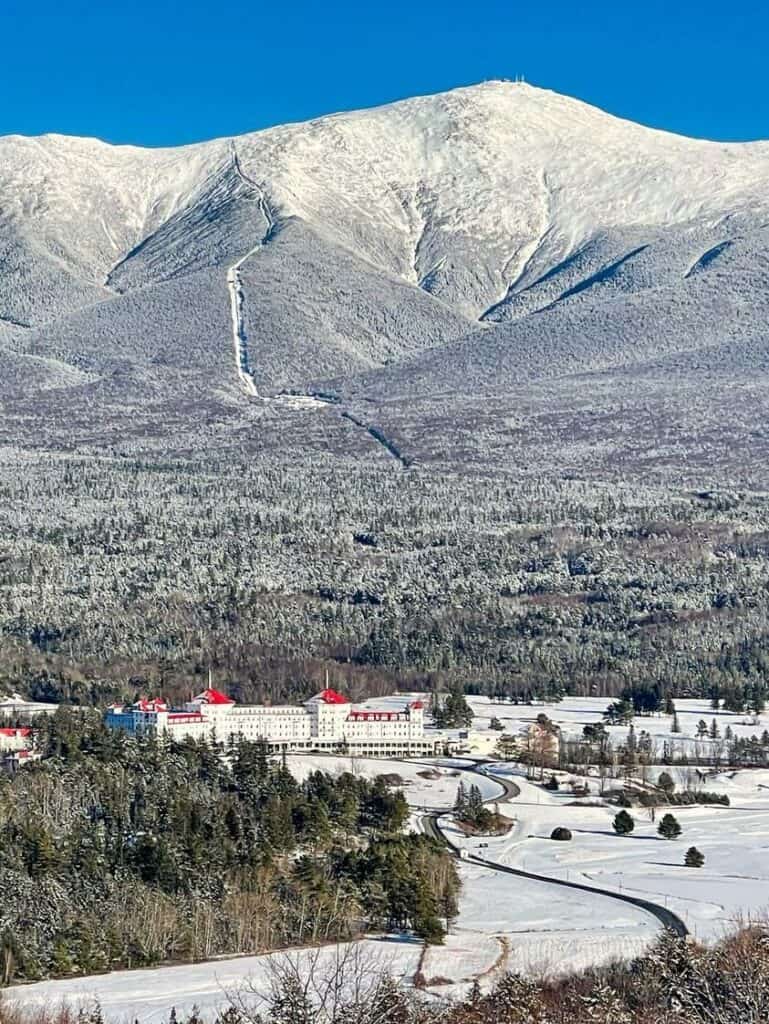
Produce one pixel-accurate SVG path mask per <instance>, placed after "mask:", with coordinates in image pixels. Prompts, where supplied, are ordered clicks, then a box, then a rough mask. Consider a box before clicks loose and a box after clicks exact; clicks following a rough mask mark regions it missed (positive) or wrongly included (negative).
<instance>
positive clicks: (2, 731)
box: [0, 727, 32, 736]
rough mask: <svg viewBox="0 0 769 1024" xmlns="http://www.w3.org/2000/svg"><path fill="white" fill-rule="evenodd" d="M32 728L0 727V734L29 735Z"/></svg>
mask: <svg viewBox="0 0 769 1024" xmlns="http://www.w3.org/2000/svg"><path fill="white" fill-rule="evenodd" d="M31 735H32V730H31V729H28V728H26V727H22V728H20V729H0V736H31Z"/></svg>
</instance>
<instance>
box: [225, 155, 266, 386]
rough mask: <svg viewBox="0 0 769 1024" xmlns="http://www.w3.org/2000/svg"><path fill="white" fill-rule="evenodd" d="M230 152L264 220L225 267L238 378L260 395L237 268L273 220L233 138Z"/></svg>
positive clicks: (263, 242)
mask: <svg viewBox="0 0 769 1024" xmlns="http://www.w3.org/2000/svg"><path fill="white" fill-rule="evenodd" d="M231 152H232V160H233V167H234V168H235V173H236V174H237V175H238V177H239V178H240V180H241V181H242V182H243V184H244V185H247V186H248V188H250V189H253V190H254V191H255V192H256V196H257V203H258V204H259V209H260V210H261V213H262V216H263V217H264V219H265V221H266V223H267V231H266V232H265V234H264V235H263V236H262V238H261V239H260V240H259V241H258V242H257V243H256V245H255V246H254V247H253V248H252V249H249V251H248V252H247V253H245V255H243V256H241V257H240V259H239V260H236V261H235V263H233V264H231V266H229V267H228V268H227V289H228V291H229V294H230V313H231V316H232V341H233V346H234V349H235V367H236V369H237V373H238V378H239V380H240V382H241V384H242V385H243V387H244V388H245V390H246V392H247V393H248V394H249V395H251V396H252V397H253V398H260V397H261V396H260V394H259V391H258V389H257V387H256V381H255V380H254V373H253V369H252V367H251V359H250V356H249V350H248V333H247V331H246V318H245V315H244V307H245V292H244V291H243V281H242V279H241V276H240V268H241V267H242V266H243V264H244V263H245V262H246V260H249V259H250V258H251V257H252V256H253V255H255V254H256V253H258V252H259V251H260V250H261V249H263V248H264V246H265V245H266V244H267V243H268V242H269V240H270V238H271V237H272V235H273V233H274V231H275V225H276V222H275V218H274V217H273V214H272V210H271V209H270V204H269V203H268V202H267V198H266V196H265V194H264V190H263V189H262V187H261V186H260V185H258V184H257V183H256V182H255V181H254V180H253V179H252V178H249V177H248V175H247V174H245V173H244V171H243V169H242V167H241V166H240V160H239V159H238V152H237V150H236V148H235V143H234V142H232V143H231Z"/></svg>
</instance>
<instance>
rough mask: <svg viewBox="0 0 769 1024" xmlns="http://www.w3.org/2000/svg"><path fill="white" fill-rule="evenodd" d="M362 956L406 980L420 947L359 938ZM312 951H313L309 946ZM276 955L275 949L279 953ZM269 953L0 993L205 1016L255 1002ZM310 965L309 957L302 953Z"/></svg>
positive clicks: (33, 1005) (266, 976)
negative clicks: (195, 1010) (233, 1001)
mask: <svg viewBox="0 0 769 1024" xmlns="http://www.w3.org/2000/svg"><path fill="white" fill-rule="evenodd" d="M360 946H361V950H362V952H361V956H362V960H363V961H365V962H366V963H368V964H370V966H371V968H372V969H378V970H382V971H387V972H389V973H390V974H392V976H393V977H395V978H399V979H402V980H403V981H404V983H409V982H410V980H411V978H412V977H413V975H414V973H415V971H416V969H417V967H418V964H419V959H420V955H421V952H422V944H421V942H416V941H414V940H411V939H409V938H400V937H397V936H395V937H392V938H387V937H384V938H380V939H367V940H365V941H364V942H362V943H361V944H360ZM313 952H314V951H313ZM278 955H280V954H278ZM286 955H288V956H290V957H291V958H292V959H295V960H296V962H297V963H298V964H299V965H300V966H301V965H302V962H303V959H305V958H308V957H309V956H312V955H313V954H312V952H308V953H304V952H303V951H301V950H292V951H290V952H288V953H287V954H286ZM341 955H343V954H341V953H340V952H339V951H338V950H337V947H334V946H327V947H325V948H323V949H322V950H321V953H320V959H319V961H318V963H317V970H318V973H319V974H322V973H323V971H324V970H326V969H330V968H331V967H332V966H333V965H334V963H335V962H336V960H337V957H339V956H341ZM269 960H270V958H269V957H268V956H245V957H234V958H230V959H223V960H214V961H209V962H207V963H200V964H186V965H182V966H178V967H156V968H151V969H146V970H136V971H114V972H112V973H111V974H103V975H94V976H91V977H87V978H68V979H64V980H61V981H43V982H38V983H35V984H32V985H23V986H16V987H13V988H10V989H5V990H4V991H3V998H4V999H5V1000H7V1002H8V1003H9V1004H10V1005H11V1006H15V1007H18V1008H19V1009H21V1010H22V1011H24V1012H25V1013H29V1014H30V1015H31V1016H32V1015H33V1014H34V1011H35V1010H36V1009H38V1008H40V1007H43V1006H47V1007H50V1006H54V1007H55V1006H61V1005H66V1006H69V1007H71V1008H73V1009H76V1010H77V1009H79V1008H81V1007H83V1008H87V1007H91V1006H93V1005H94V1003H95V1002H97V1001H98V1003H99V1005H100V1006H101V1008H102V1010H103V1013H104V1016H105V1019H106V1020H107V1021H108V1022H109V1024H134V1021H138V1022H139V1024H161V1022H162V1024H165V1022H167V1020H168V1014H169V1012H170V1009H171V1007H175V1008H176V1011H177V1013H178V1014H179V1015H180V1016H181V1015H182V1014H183V1013H189V1012H190V1011H191V1010H192V1009H193V1007H195V1006H197V1007H198V1009H199V1010H200V1011H201V1014H202V1015H203V1017H204V1019H205V1020H207V1021H210V1020H211V1019H213V1017H214V1016H215V1015H216V1012H217V1011H218V1010H220V1009H223V1008H225V1007H226V1006H227V1005H228V1002H229V999H228V996H234V997H235V999H236V1000H237V999H241V998H242V999H243V1001H244V1003H247V1004H248V1005H250V1006H256V1007H258V1006H260V1005H261V1004H262V1002H263V999H264V997H266V996H268V995H269V991H270V969H269ZM306 962H307V964H308V966H309V964H310V962H311V961H310V960H309V958H308V959H307V961H306Z"/></svg>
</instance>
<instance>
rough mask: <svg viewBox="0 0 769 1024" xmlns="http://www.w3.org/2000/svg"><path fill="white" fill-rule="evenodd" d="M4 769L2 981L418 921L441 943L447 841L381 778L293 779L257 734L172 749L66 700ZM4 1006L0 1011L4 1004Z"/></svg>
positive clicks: (330, 937)
mask: <svg viewBox="0 0 769 1024" xmlns="http://www.w3.org/2000/svg"><path fill="white" fill-rule="evenodd" d="M38 742H39V745H40V750H41V752H42V753H43V754H44V760H42V761H40V762H38V763H37V764H36V765H34V766H32V767H30V768H28V769H26V770H25V771H22V772H19V773H18V774H17V775H16V776H15V777H14V778H13V779H9V778H8V777H6V776H3V775H0V888H1V889H2V893H3V899H2V904H1V905H0V987H2V985H3V984H8V983H9V982H12V981H13V980H32V979H37V978H44V977H47V976H49V975H67V974H88V973H93V972H96V971H101V970H106V969H109V968H114V967H138V966H142V965H147V964H155V963H159V962H165V961H169V960H195V959H203V958H211V957H213V956H215V955H216V954H218V953H225V952H226V953H230V954H232V953H242V952H253V951H254V950H265V949H275V948H278V947H285V946H287V945H291V944H308V943H313V944H314V943H319V942H327V941H339V940H345V939H349V938H352V937H355V936H358V935H359V934H361V933H362V932H364V931H367V930H368V931H372V930H373V931H376V930H384V931H387V930H389V929H410V930H412V931H413V932H414V933H416V934H417V935H419V936H421V937H422V938H424V939H426V940H427V941H432V942H440V941H441V939H442V937H443V933H444V928H445V924H446V922H447V920H450V919H451V918H452V917H453V916H454V915H455V914H456V906H457V899H456V898H457V893H458V888H459V883H458V879H457V874H456V869H455V867H454V863H453V861H452V860H451V858H450V856H449V854H448V852H447V851H446V850H445V849H443V847H442V846H441V845H439V844H438V843H437V842H435V841H433V840H430V839H428V838H426V837H425V836H417V835H403V834H399V833H400V830H401V828H402V826H403V825H404V823H405V820H406V818H407V816H408V807H407V804H406V800H405V798H404V796H403V794H402V793H401V792H400V791H391V790H390V789H388V787H387V784H386V782H385V780H384V779H382V778H378V779H375V780H374V781H367V780H366V779H363V778H359V777H357V776H354V775H352V774H350V773H346V774H341V775H338V776H337V777H335V778H331V776H330V775H328V774H325V773H323V772H320V771H317V772H312V773H311V774H310V775H309V776H308V777H307V778H306V779H305V780H304V782H302V783H301V784H300V783H298V782H296V781H295V779H294V777H293V776H292V775H291V773H290V772H289V771H288V769H287V768H285V767H283V766H281V765H280V764H276V763H275V762H271V761H269V760H268V758H267V756H266V753H265V750H264V748H262V747H261V746H260V745H258V744H249V743H246V742H243V743H240V744H239V745H238V746H237V748H234V749H232V750H231V751H230V752H229V754H228V756H227V757H225V758H222V757H221V754H220V752H217V751H215V750H213V749H212V748H210V747H209V746H208V745H207V744H205V743H194V742H184V743H179V744H172V745H171V746H170V747H169V746H163V745H162V744H159V743H157V742H156V741H155V740H154V739H151V738H149V739H143V740H138V741H137V740H133V739H128V738H127V737H126V736H124V735H123V734H122V733H114V732H110V731H109V730H108V729H107V728H106V727H105V726H104V725H103V724H102V723H101V720H100V718H99V716H98V715H94V714H93V713H87V712H76V711H72V710H66V709H61V710H60V711H58V712H57V713H56V715H55V716H53V717H51V718H48V719H45V720H43V721H42V723H41V729H40V733H39V736H38ZM0 1017H1V1014H0Z"/></svg>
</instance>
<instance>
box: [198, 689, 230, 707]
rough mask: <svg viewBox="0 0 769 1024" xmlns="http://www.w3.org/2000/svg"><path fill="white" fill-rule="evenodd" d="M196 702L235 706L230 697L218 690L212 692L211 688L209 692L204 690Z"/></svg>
mask: <svg viewBox="0 0 769 1024" xmlns="http://www.w3.org/2000/svg"><path fill="white" fill-rule="evenodd" d="M195 700H199V701H202V703H204V704H234V703H235V701H234V700H233V699H232V698H231V697H228V696H227V695H226V694H224V693H220V692H219V691H218V690H212V689H211V687H210V686H209V688H208V689H207V690H203V692H202V693H199V694H198V696H197V697H196V698H195Z"/></svg>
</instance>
